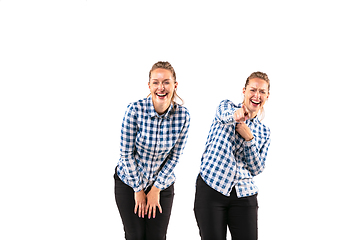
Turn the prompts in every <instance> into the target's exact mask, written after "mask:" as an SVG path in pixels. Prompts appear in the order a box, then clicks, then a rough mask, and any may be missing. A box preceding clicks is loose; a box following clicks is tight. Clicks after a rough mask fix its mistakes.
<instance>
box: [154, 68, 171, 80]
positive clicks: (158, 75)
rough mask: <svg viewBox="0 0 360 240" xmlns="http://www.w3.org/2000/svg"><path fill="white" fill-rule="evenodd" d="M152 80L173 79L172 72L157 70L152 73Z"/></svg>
mask: <svg viewBox="0 0 360 240" xmlns="http://www.w3.org/2000/svg"><path fill="white" fill-rule="evenodd" d="M151 79H157V80H164V79H172V74H171V72H170V70H167V69H163V68H157V69H155V70H153V71H151Z"/></svg>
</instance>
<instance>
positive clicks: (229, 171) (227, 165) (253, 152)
mask: <svg viewBox="0 0 360 240" xmlns="http://www.w3.org/2000/svg"><path fill="white" fill-rule="evenodd" d="M241 106H242V104H238V105H236V104H234V103H232V102H231V101H229V100H224V101H222V102H221V103H220V105H219V106H218V108H217V111H216V115H215V119H214V120H213V122H212V125H211V128H210V132H209V135H208V137H207V141H206V146H205V152H204V154H203V155H202V159H201V167H200V175H201V177H202V178H203V179H204V181H205V182H206V183H207V184H208V185H209V186H210V187H211V188H213V189H215V190H216V191H218V192H220V193H222V194H223V195H225V196H230V193H231V190H232V188H233V187H235V190H236V193H237V196H238V197H239V198H240V197H245V196H251V195H254V194H256V193H257V192H258V188H257V187H256V186H255V184H254V181H253V176H256V175H258V174H259V173H261V172H262V171H263V170H264V168H265V159H266V156H267V151H268V148H269V145H270V129H269V128H268V127H266V126H265V125H264V124H262V123H261V122H260V121H259V119H258V118H257V117H255V118H252V119H248V120H246V121H245V123H246V124H247V126H248V127H249V128H250V129H251V132H252V134H253V136H254V138H253V139H252V140H251V141H248V142H247V141H245V140H244V138H242V137H241V136H240V134H238V133H237V132H236V130H235V126H236V124H237V123H236V122H235V120H234V113H235V111H236V110H237V109H238V108H241Z"/></svg>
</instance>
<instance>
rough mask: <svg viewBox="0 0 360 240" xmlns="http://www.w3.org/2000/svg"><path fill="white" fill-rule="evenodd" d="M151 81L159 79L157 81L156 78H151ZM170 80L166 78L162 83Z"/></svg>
mask: <svg viewBox="0 0 360 240" xmlns="http://www.w3.org/2000/svg"><path fill="white" fill-rule="evenodd" d="M151 80H156V81H159V79H157V78H152V79H151ZM170 80H171V79H170V78H167V79H164V80H163V82H165V81H170Z"/></svg>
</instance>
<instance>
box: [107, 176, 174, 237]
mask: <svg viewBox="0 0 360 240" xmlns="http://www.w3.org/2000/svg"><path fill="white" fill-rule="evenodd" d="M114 179H115V200H116V205H117V207H118V209H119V213H120V216H121V219H122V222H123V226H124V231H125V239H127V240H165V239H166V232H167V227H168V224H169V220H170V214H171V208H172V203H173V199H174V185H171V186H170V187H168V188H167V189H164V190H162V191H161V192H160V205H161V208H162V213H160V212H159V209H158V208H156V209H157V211H156V217H155V218H151V219H148V218H147V216H145V218H139V217H138V215H136V214H135V213H134V208H135V199H134V190H133V189H132V188H131V187H129V186H128V185H126V184H125V183H123V182H122V181H121V180H120V178H119V177H118V176H117V174H116V172H115V174H114Z"/></svg>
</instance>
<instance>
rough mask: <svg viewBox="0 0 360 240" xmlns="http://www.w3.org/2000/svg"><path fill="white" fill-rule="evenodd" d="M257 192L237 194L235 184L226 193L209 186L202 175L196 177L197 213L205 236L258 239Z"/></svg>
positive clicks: (208, 238) (217, 239)
mask: <svg viewBox="0 0 360 240" xmlns="http://www.w3.org/2000/svg"><path fill="white" fill-rule="evenodd" d="M257 211H258V204H257V195H253V196H250V197H242V198H238V197H237V196H236V191H235V188H233V190H232V191H231V194H230V197H227V196H225V195H223V194H221V193H219V192H217V191H216V190H214V189H212V188H211V187H209V186H208V185H207V184H206V183H205V182H204V180H203V179H202V178H201V176H200V175H199V176H198V179H197V181H196V193H195V204H194V213H195V218H196V221H197V224H198V227H199V230H200V236H201V239H202V240H225V239H226V233H227V227H229V230H230V234H231V237H232V240H240V239H241V240H243V239H244V240H245V239H246V240H256V239H257Z"/></svg>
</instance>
